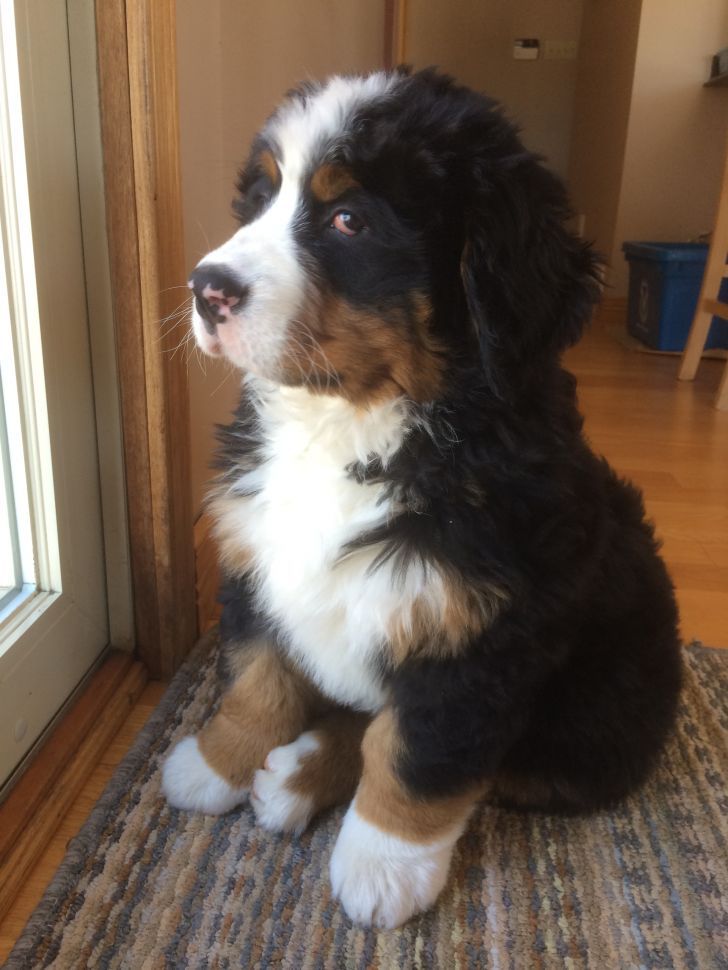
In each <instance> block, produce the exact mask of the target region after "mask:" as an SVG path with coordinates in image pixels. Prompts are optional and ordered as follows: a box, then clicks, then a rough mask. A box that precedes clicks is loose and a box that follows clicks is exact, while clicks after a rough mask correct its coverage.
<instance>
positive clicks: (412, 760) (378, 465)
mask: <svg viewBox="0 0 728 970" xmlns="http://www.w3.org/2000/svg"><path fill="white" fill-rule="evenodd" d="M234 207H235V212H236V214H237V217H238V219H239V221H240V228H239V229H238V230H237V231H236V232H235V234H234V235H233V236H232V238H231V239H230V240H229V241H228V242H226V243H225V244H224V245H222V246H221V247H220V248H219V249H216V250H215V251H214V252H212V253H210V254H209V255H208V256H206V257H205V258H204V259H203V260H202V262H201V263H200V264H199V265H198V266H197V268H196V269H195V271H194V273H193V274H192V280H191V284H190V285H191V286H192V288H193V290H194V297H195V309H194V311H193V315H192V316H193V320H192V323H193V327H194V331H195V336H196V338H197V341H198V343H199V345H200V347H201V348H202V349H203V350H204V351H206V352H207V353H209V354H212V355H222V356H224V357H226V358H227V359H228V360H229V361H231V362H232V364H234V365H235V366H236V367H239V368H240V370H241V372H242V374H243V375H244V376H243V393H242V400H241V402H240V406H239V409H238V411H237V413H236V415H235V418H234V420H233V422H232V424H231V425H230V426H229V427H227V428H225V429H224V430H223V431H222V432H221V451H220V465H221V473H220V476H219V478H218V479H217V480H216V483H215V485H214V489H213V492H212V496H211V499H210V509H211V512H212V514H213V516H214V518H215V522H216V534H217V538H218V540H219V546H220V552H221V560H222V566H223V571H224V575H225V582H224V587H223V591H222V599H223V603H224V612H223V616H222V621H221V635H222V641H223V665H222V666H223V677H224V680H225V690H224V694H223V698H222V701H221V706H220V709H219V712H218V713H217V714H216V715H215V716H214V718H212V720H211V721H210V722H209V723H208V724H206V725H205V726H204V727H203V728H202V730H201V731H200V733H199V734H198V735H197V736H195V737H193V738H187V739H185V740H184V741H183V742H182V743H181V744H179V746H178V747H177V748H176V749H175V750H174V752H173V753H172V755H171V757H170V758H169V760H168V761H167V763H166V765H165V770H164V789H165V792H166V794H167V797H168V798H169V800H170V802H171V803H172V804H173V805H175V806H178V807H181V808H185V809H192V810H199V811H202V812H225V811H228V810H229V809H231V808H233V806H235V805H237V804H239V803H241V802H243V801H244V800H246V799H250V801H251V803H252V806H253V808H254V810H255V812H256V814H257V817H258V819H259V821H260V823H261V824H262V825H263V826H265V827H266V828H269V829H273V830H291V831H296V832H298V831H301V830H302V829H303V828H304V827H305V826H306V825H307V824H308V822H309V821H310V820H311V818H312V817H313V816H314V815H315V814H316V813H317V812H318V811H320V810H321V809H322V808H325V807H327V806H329V805H332V804H336V803H339V802H342V801H350V805H349V809H348V812H347V814H346V816H345V820H344V824H343V827H342V829H341V833H340V835H339V838H338V841H337V843H336V846H335V849H334V852H333V856H332V860H331V878H332V883H333V888H334V891H335V893H336V895H337V896H338V897H339V898H340V900H341V902H342V903H343V905H344V907H345V909H346V911H347V912H348V913H349V915H350V916H351V917H352V918H353V919H355V920H357V921H359V922H361V923H365V924H375V925H378V926H382V927H391V926H396V925H398V924H399V923H401V922H403V921H404V920H406V919H407V918H408V917H410V916H411V915H412V914H414V913H417V912H419V911H421V910H423V909H425V908H426V907H428V906H430V905H431V904H432V903H433V902H434V900H435V899H436V897H437V895H438V893H439V892H440V890H441V889H442V887H443V885H444V884H445V881H446V878H447V872H448V866H449V862H450V857H451V855H452V851H453V847H454V845H455V843H456V841H457V839H458V837H459V836H460V834H461V833H462V831H463V829H464V827H465V825H466V823H467V820H468V816H469V815H470V813H471V811H472V810H473V807H474V805H475V804H476V802H477V800H478V799H479V798H480V797H481V796H483V795H484V794H487V795H488V796H489V797H492V798H499V799H501V800H503V801H506V802H508V803H510V804H513V805H518V806H523V807H534V808H538V809H544V810H547V811H552V810H554V811H557V810H561V811H568V812H583V811H589V810H592V809H598V808H600V807H602V806H607V805H609V804H611V803H613V802H614V801H615V800H616V799H620V798H622V797H623V796H625V795H626V794H627V793H628V792H630V791H631V790H632V789H633V788H634V787H635V786H636V785H638V784H640V782H641V781H642V780H643V779H644V778H645V776H646V774H647V772H648V771H649V769H650V767H651V765H652V764H653V762H654V761H655V758H656V755H657V754H658V752H659V751H660V749H661V747H662V745H663V742H664V740H665V737H666V734H667V732H668V731H669V728H670V726H671V723H672V721H673V718H674V714H675V709H676V701H677V696H678V693H679V689H680V676H681V660H680V646H679V639H678V633H677V615H676V608H675V602H674V597H673V590H672V586H671V583H670V580H669V578H668V576H667V573H666V571H665V568H664V566H663V564H662V562H661V560H660V559H659V557H658V555H657V550H656V543H655V539H654V536H653V530H652V528H651V526H650V525H649V524H648V523H647V522H646V521H645V518H644V510H643V506H642V502H641V499H640V495H639V494H638V492H637V491H636V490H635V489H634V488H633V487H632V486H631V485H629V484H627V483H625V482H624V481H621V480H620V479H619V478H618V477H617V476H616V475H615V474H614V473H613V472H612V471H611V470H610V468H609V467H608V466H607V464H606V463H605V461H604V460H602V459H600V458H598V457H595V455H594V454H593V453H592V452H591V451H590V449H589V447H588V445H587V443H586V442H585V440H584V438H583V436H582V432H581V427H582V422H581V418H580V416H579V413H578V411H577V405H576V400H575V382H574V380H573V378H572V377H571V376H570V375H569V374H568V373H566V372H565V371H564V370H563V369H562V368H561V366H560V363H559V355H560V353H561V351H562V350H563V349H564V348H565V347H567V346H568V345H570V344H572V343H573V342H574V341H575V340H576V339H577V338H578V336H579V334H580V332H581V329H582V326H583V324H584V322H585V321H586V320H587V319H588V317H589V315H590V312H591V309H592V305H593V302H594V301H595V299H596V298H597V295H598V285H597V277H598V267H597V265H596V262H595V258H594V256H593V254H592V253H591V252H590V251H589V249H588V247H587V246H585V245H584V244H583V243H582V242H580V241H579V240H577V239H576V238H574V237H573V236H572V235H570V234H569V232H568V231H567V229H566V228H565V226H564V220H565V219H566V218H567V216H568V211H567V204H566V199H565V195H564V191H563V189H562V186H561V185H560V183H559V182H558V181H557V180H556V179H555V178H554V177H553V176H552V175H550V174H549V172H548V171H546V170H545V169H544V168H543V167H542V165H541V164H540V162H539V160H538V159H537V158H536V157H534V156H533V155H532V154H530V153H529V152H527V151H526V150H525V149H524V148H523V146H522V144H521V143H520V141H519V139H518V137H517V134H516V132H515V130H514V128H513V127H512V125H511V124H509V123H508V121H507V120H505V118H504V117H503V115H502V114H501V112H500V110H499V109H498V107H497V106H496V105H495V104H494V103H493V102H491V101H488V100H486V99H485V98H483V97H481V96H480V95H477V94H474V93H472V92H471V91H469V90H467V89H465V88H462V87H458V86H457V85H456V84H454V83H453V82H452V81H451V80H450V79H448V78H446V77H443V76H441V75H439V74H437V73H435V72H432V71H428V72H424V73H420V74H414V75H410V74H408V73H407V72H406V71H395V72H392V73H377V74H372V75H371V76H369V77H365V78H360V77H348V78H346V77H335V78H333V79H331V80H330V81H328V82H327V83H325V84H321V85H306V86H303V87H301V88H300V89H298V90H297V91H295V92H293V93H292V94H291V95H290V96H289V97H288V98H287V100H286V101H285V102H284V104H283V105H282V107H280V108H279V110H278V111H277V112H276V113H275V114H274V115H273V116H272V117H271V119H270V120H269V122H268V123H267V124H266V126H265V127H264V129H263V131H262V132H261V134H260V135H259V137H258V138H257V139H256V141H255V143H254V146H253V149H252V154H251V156H250V160H249V162H248V164H247V166H246V168H245V170H244V171H243V173H242V176H241V179H240V184H239V198H238V199H237V201H236V202H235V206H234Z"/></svg>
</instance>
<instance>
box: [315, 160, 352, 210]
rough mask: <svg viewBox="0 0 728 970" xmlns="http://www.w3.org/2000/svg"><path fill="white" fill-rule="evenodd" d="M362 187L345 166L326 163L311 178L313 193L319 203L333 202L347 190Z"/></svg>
mask: <svg viewBox="0 0 728 970" xmlns="http://www.w3.org/2000/svg"><path fill="white" fill-rule="evenodd" d="M360 187H361V186H360V185H359V183H358V182H357V180H356V179H355V178H354V176H353V175H352V174H351V172H350V171H349V169H348V168H346V167H345V166H343V165H332V164H330V163H326V164H325V165H321V166H320V168H317V169H316V171H315V172H314V173H313V175H312V176H311V191H312V192H313V194H314V195H315V197H316V198H317V199H318V200H319V202H333V200H334V199H338V197H339V196H340V195H342V194H343V193H344V192H346V190H347V189H358V188H360Z"/></svg>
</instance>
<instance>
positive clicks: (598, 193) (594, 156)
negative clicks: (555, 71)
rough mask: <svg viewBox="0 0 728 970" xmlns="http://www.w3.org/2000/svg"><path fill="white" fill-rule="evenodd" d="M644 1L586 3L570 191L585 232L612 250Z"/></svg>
mask: <svg viewBox="0 0 728 970" xmlns="http://www.w3.org/2000/svg"><path fill="white" fill-rule="evenodd" d="M641 8H642V0H620V2H619V3H614V0H585V4H584V17H583V20H582V27H581V43H580V50H579V69H578V74H577V79H576V97H575V100H574V128H573V138H572V145H571V158H570V164H569V178H568V182H569V188H570V191H571V197H572V202H573V206H574V210H575V211H576V212H577V213H580V214H581V215H582V216H583V217H584V222H583V232H584V235H585V236H586V238H587V239H590V240H592V241H593V242H594V243H595V244H596V246H597V249H598V250H599V251H600V252H601V253H603V254H604V255H605V256H609V255H610V254H611V252H612V247H613V242H614V233H615V227H616V222H617V208H618V206H619V197H620V190H621V186H622V173H623V169H624V151H625V145H626V143H627V125H628V121H629V109H630V103H631V99H632V85H633V80H634V72H635V56H636V53H637V40H638V36H639V25H640V14H641Z"/></svg>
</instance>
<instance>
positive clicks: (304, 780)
mask: <svg viewBox="0 0 728 970" xmlns="http://www.w3.org/2000/svg"><path fill="white" fill-rule="evenodd" d="M370 721H371V718H370V717H369V716H368V715H367V714H359V713H357V712H356V711H336V712H334V713H333V714H330V715H328V716H327V717H326V718H324V719H323V720H322V721H320V722H319V723H318V724H316V725H314V727H313V728H312V730H313V732H314V734H315V735H316V739H317V741H318V743H319V748H318V750H316V751H312V752H311V754H308V755H306V757H305V758H303V759H302V761H301V767H300V769H299V770H298V771H297V772H296V774H295V775H293V777H292V778H290V779H289V780H288V782H287V783H286V787H287V788H289V789H290V790H291V791H292V792H294V793H295V794H297V795H305V796H307V797H308V798H311V799H312V801H313V804H314V805H315V806H316V811H317V812H318V811H321V810H322V809H324V808H329V807H330V806H332V805H341V804H342V803H343V802H346V801H349V800H350V799H351V798H353V796H354V792H355V791H356V786H357V785H358V784H359V779H360V778H361V771H362V754H361V743H362V738H363V737H364V732H365V731H366V729H367V726H368V725H369V723H370Z"/></svg>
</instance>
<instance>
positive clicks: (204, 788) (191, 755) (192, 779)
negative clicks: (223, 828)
mask: <svg viewBox="0 0 728 970" xmlns="http://www.w3.org/2000/svg"><path fill="white" fill-rule="evenodd" d="M162 791H163V792H164V794H165V796H166V798H167V801H168V802H169V804H170V805H173V806H174V807H175V808H183V809H186V810H187V811H190V812H204V813H206V814H208V815H222V814H223V813H224V812H229V811H230V809H231V808H235V806H236V805H239V804H240V803H241V802H242V801H245V799H246V797H247V795H248V789H247V788H233V786H232V785H230V784H229V783H228V782H227V781H225V779H224V778H222V777H221V776H220V775H218V774H217V772H216V771H213V769H212V768H211V767H210V766H209V765H208V763H207V762H206V761H205V759H204V757H203V755H202V752H201V751H200V746H199V745H198V743H197V738H196V737H195V736H194V735H193V736H191V737H188V738H185V739H184V740H183V741H180V743H179V744H178V745H177V747H176V748H175V749H174V751H173V752H172V753H171V754H170V756H169V757H168V758H167V760H166V761H165V762H164V765H163V766H162Z"/></svg>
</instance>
